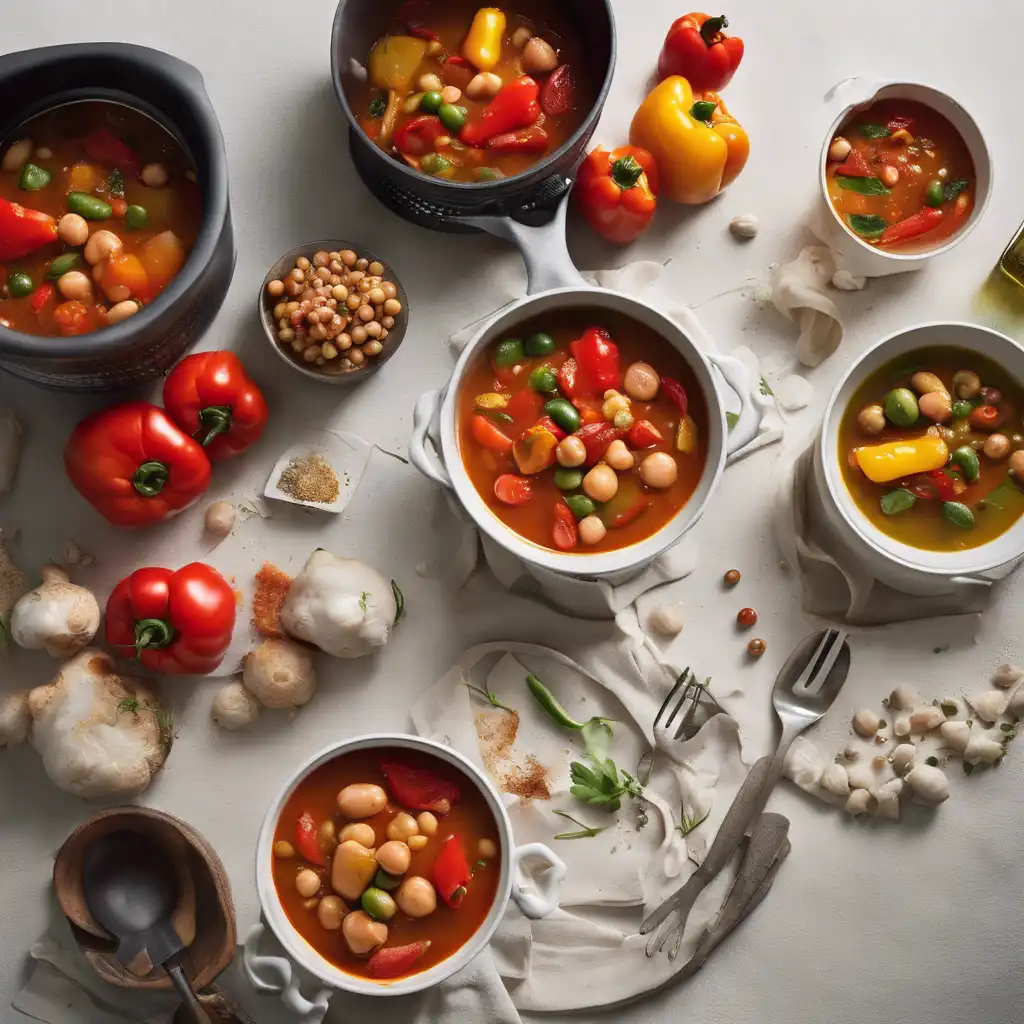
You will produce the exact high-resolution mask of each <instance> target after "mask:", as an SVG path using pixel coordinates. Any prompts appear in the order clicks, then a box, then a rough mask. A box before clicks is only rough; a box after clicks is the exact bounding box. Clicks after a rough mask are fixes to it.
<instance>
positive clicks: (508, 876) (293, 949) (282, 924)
mask: <svg viewBox="0 0 1024 1024" xmlns="http://www.w3.org/2000/svg"><path fill="white" fill-rule="evenodd" d="M396 747H397V748H402V749H405V750H415V751H417V752H420V753H425V754H430V755H432V756H434V757H436V758H439V759H440V760H442V761H445V762H447V763H448V764H450V765H452V766H453V767H454V768H456V769H458V771H460V772H461V773H462V775H463V776H465V779H466V782H467V783H469V784H471V785H475V786H476V788H477V789H478V790H479V792H480V793H481V795H482V796H483V798H484V800H485V801H486V803H487V806H488V809H489V810H490V812H491V814H492V815H493V816H494V820H495V822H496V823H497V826H498V836H499V842H500V846H501V867H500V875H499V878H498V889H497V893H496V895H495V897H494V903H493V904H492V905H491V909H490V912H489V913H488V915H487V917H486V918H485V919H484V921H483V923H482V924H481V925H480V927H479V928H477V930H476V931H475V932H474V933H473V935H472V936H471V937H470V938H469V939H468V940H467V941H466V942H465V943H464V944H463V945H462V946H460V947H459V949H457V950H456V951H455V952H454V953H453V954H452V955H451V956H450V957H448V958H447V959H446V960H442V961H441V962H440V963H438V964H435V965H434V966H433V967H431V968H429V969H428V970H425V971H421V972H419V973H418V974H411V975H409V976H408V977H405V978H397V979H394V980H388V981H374V980H372V979H370V978H363V977H360V976H358V975H355V974H349V973H348V972H347V971H343V970H341V969H340V968H338V967H335V966H334V965H333V964H332V963H330V962H329V961H327V960H325V959H324V958H323V957H322V956H321V955H320V954H319V953H318V952H317V951H316V950H315V949H313V947H312V946H311V945H310V944H309V943H308V942H307V941H306V940H305V939H304V938H303V937H302V935H300V934H299V932H298V931H296V929H295V928H294V927H293V925H292V923H291V922H290V921H289V920H288V915H287V914H286V913H285V911H284V908H283V907H282V906H281V901H280V899H279V898H278V895H277V888H276V886H275V885H274V875H273V845H274V833H275V831H276V829H277V824H278V819H279V818H280V816H281V811H282V809H283V808H284V805H285V803H286V802H287V801H288V798H289V797H290V796H291V794H292V793H293V792H294V791H295V788H296V786H298V785H299V783H300V782H302V780H303V779H304V778H306V776H308V775H309V774H310V773H311V772H313V771H315V770H316V769H317V768H319V767H320V765H322V764H325V763H326V762H328V761H333V760H334V759H335V758H337V757H340V756H341V755H343V754H347V753H351V752H352V751H356V750H375V749H376V750H380V749H384V748H389V749H394V748H396ZM528 857H529V858H535V859H537V860H539V861H544V862H546V863H547V864H548V871H547V872H546V873H545V875H544V879H543V889H542V890H541V891H539V892H528V891H526V890H525V889H524V888H523V886H522V884H521V882H520V881H519V878H518V874H519V870H518V869H519V864H520V861H522V860H523V859H524V858H528ZM564 877H565V864H564V863H563V862H562V861H561V860H560V859H559V858H558V857H557V856H556V855H555V854H554V853H553V852H552V851H551V850H549V849H548V848H547V847H546V846H544V845H542V844H540V843H527V844H525V845H523V846H516V845H514V842H513V839H512V825H511V823H510V822H509V818H508V813H507V812H506V810H505V807H504V805H503V804H502V802H501V797H500V796H499V794H498V791H497V790H496V789H495V788H494V785H493V784H492V783H491V781H490V780H489V779H488V778H487V776H485V775H484V774H483V772H481V771H480V769H479V768H477V767H476V765H474V764H473V763H472V762H470V761H469V760H467V759H466V758H465V757H463V756H462V754H460V753H458V752H457V751H455V750H452V749H451V748H450V747H446V746H443V745H442V744H440V743H435V742H434V741H433V740H427V739H423V738H422V737H420V736H409V735H405V734H399V733H395V734H390V733H378V734H372V735H367V736H357V737H355V738H354V739H350V740H342V741H341V742H339V743H334V744H332V745H331V746H329V747H327V748H326V749H325V750H321V751H320V753H318V754H315V755H314V756H312V757H311V758H309V760H307V761H306V762H305V763H304V764H303V765H302V766H301V767H300V768H299V769H298V771H297V772H296V773H295V774H294V775H293V776H292V777H291V778H290V779H289V780H288V782H286V783H285V785H284V786H283V787H282V788H281V790H280V792H279V793H278V794H277V796H276V797H275V798H274V800H273V801H272V802H271V804H270V807H269V809H268V810H267V813H266V816H265V817H264V819H263V825H262V827H261V828H260V834H259V839H258V840H257V844H256V888H257V890H258V891H259V897H260V906H261V907H262V910H263V918H264V920H265V921H266V922H267V923H268V924H269V925H270V927H271V929H272V930H273V932H274V935H275V936H276V937H277V940H278V942H280V944H281V945H282V946H283V947H284V949H285V951H286V952H287V953H288V955H289V957H290V958H291V962H290V961H289V960H285V959H283V958H281V957H274V956H263V955H261V954H259V953H258V951H257V946H258V943H259V939H260V937H261V936H262V933H263V926H262V925H257V926H256V927H255V928H254V929H253V930H252V931H251V932H250V933H249V935H248V937H247V938H246V942H245V954H244V966H245V971H246V974H247V975H248V977H249V980H250V981H251V982H252V984H253V986H254V987H255V988H256V989H257V990H258V991H260V992H264V993H270V994H277V995H279V996H281V998H282V1000H283V1001H284V1002H285V1003H286V1004H287V1005H288V1006H289V1008H290V1009H292V1010H293V1011H295V1012H298V1013H302V1014H303V1015H304V1016H305V1017H307V1019H314V1018H313V1016H312V1014H313V1010H314V1009H316V1008H322V1009H323V1011H324V1012H326V1007H327V1002H328V1001H329V999H330V997H331V995H332V994H333V992H334V991H335V990H336V989H341V990H343V991H345V992H353V993H355V994H357V995H369V996H399V995H408V994H409V993H412V992H421V991H423V990H424V989H427V988H432V987H433V986H434V985H437V984H439V983H440V982H442V981H444V980H445V979H446V978H450V977H451V976H452V975H453V974H454V973H455V972H456V971H458V970H461V969H462V968H463V967H465V966H466V965H467V964H468V963H469V962H470V961H471V960H472V959H473V958H474V957H475V956H476V955H477V954H478V953H479V952H480V951H481V950H483V949H484V947H485V946H486V945H487V943H488V942H490V939H491V936H492V935H493V934H494V931H495V929H496V928H497V927H498V922H499V921H500V920H501V918H502V916H503V915H504V913H505V908H506V907H507V906H508V901H509V900H510V899H511V900H513V901H514V902H515V903H516V905H517V906H518V907H519V909H520V910H522V912H523V913H524V914H525V915H526V916H527V917H531V918H540V917H546V916H547V915H548V914H550V913H552V912H553V911H554V910H555V909H556V908H557V906H558V889H559V886H560V885H561V882H562V879H563V878H564ZM292 962H294V963H296V964H298V965H300V966H301V967H302V968H304V969H305V970H306V971H308V972H309V973H310V974H312V975H313V976H314V977H315V978H318V979H319V980H320V981H321V982H322V983H323V984H324V985H325V986H326V988H325V990H324V991H322V992H320V993H319V995H318V996H317V998H316V999H315V1000H313V1002H312V1003H310V1002H309V1001H307V1000H306V999H305V998H304V997H303V996H302V995H301V993H299V991H298V985H299V979H298V978H297V977H296V975H295V973H294V971H293V967H292ZM321 1016H322V1014H321ZM315 1019H320V1018H319V1017H316V1018H315Z"/></svg>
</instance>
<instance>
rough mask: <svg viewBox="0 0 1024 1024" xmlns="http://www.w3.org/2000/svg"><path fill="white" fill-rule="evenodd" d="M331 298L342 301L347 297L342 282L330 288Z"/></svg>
mask: <svg viewBox="0 0 1024 1024" xmlns="http://www.w3.org/2000/svg"><path fill="white" fill-rule="evenodd" d="M331 298H332V299H334V300H335V301H337V302H344V301H345V300H346V299H347V298H348V289H347V288H346V287H345V286H344V285H343V284H336V285H335V286H334V287H333V288H332V289H331Z"/></svg>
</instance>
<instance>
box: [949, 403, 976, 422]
mask: <svg viewBox="0 0 1024 1024" xmlns="http://www.w3.org/2000/svg"><path fill="white" fill-rule="evenodd" d="M973 410H974V403H973V402H968V401H967V400H966V399H961V400H960V401H959V402H954V403H953V418H954V419H957V420H965V419H967V417H968V416H970V415H971V412H972V411H973Z"/></svg>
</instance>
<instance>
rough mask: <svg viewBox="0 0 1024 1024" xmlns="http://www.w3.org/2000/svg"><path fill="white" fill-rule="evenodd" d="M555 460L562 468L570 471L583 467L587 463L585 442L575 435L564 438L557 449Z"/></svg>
mask: <svg viewBox="0 0 1024 1024" xmlns="http://www.w3.org/2000/svg"><path fill="white" fill-rule="evenodd" d="M555 458H556V459H558V464H559V465H560V466H566V467H568V468H569V469H572V468H574V467H575V466H582V465H583V463H584V462H586V461H587V449H586V446H585V445H584V444H583V442H582V441H581V440H580V439H579V438H578V437H576V436H575V435H573V434H570V435H569V436H568V437H563V438H562V440H561V441H559V442H558V447H557V448H556V449H555Z"/></svg>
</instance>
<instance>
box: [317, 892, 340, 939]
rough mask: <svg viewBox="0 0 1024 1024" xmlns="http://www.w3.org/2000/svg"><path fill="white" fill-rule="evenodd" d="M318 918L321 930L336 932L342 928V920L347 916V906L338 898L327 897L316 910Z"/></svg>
mask: <svg viewBox="0 0 1024 1024" xmlns="http://www.w3.org/2000/svg"><path fill="white" fill-rule="evenodd" d="M316 916H317V918H318V920H319V921H320V927H321V928H326V929H327V931H329V932H336V931H337V930H338V929H339V928H340V927H341V919H342V918H343V917H344V916H345V904H344V903H342V902H341V900H340V899H338V897H337V896H325V897H324V898H323V899H322V900H321V901H320V904H319V906H317V908H316Z"/></svg>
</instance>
